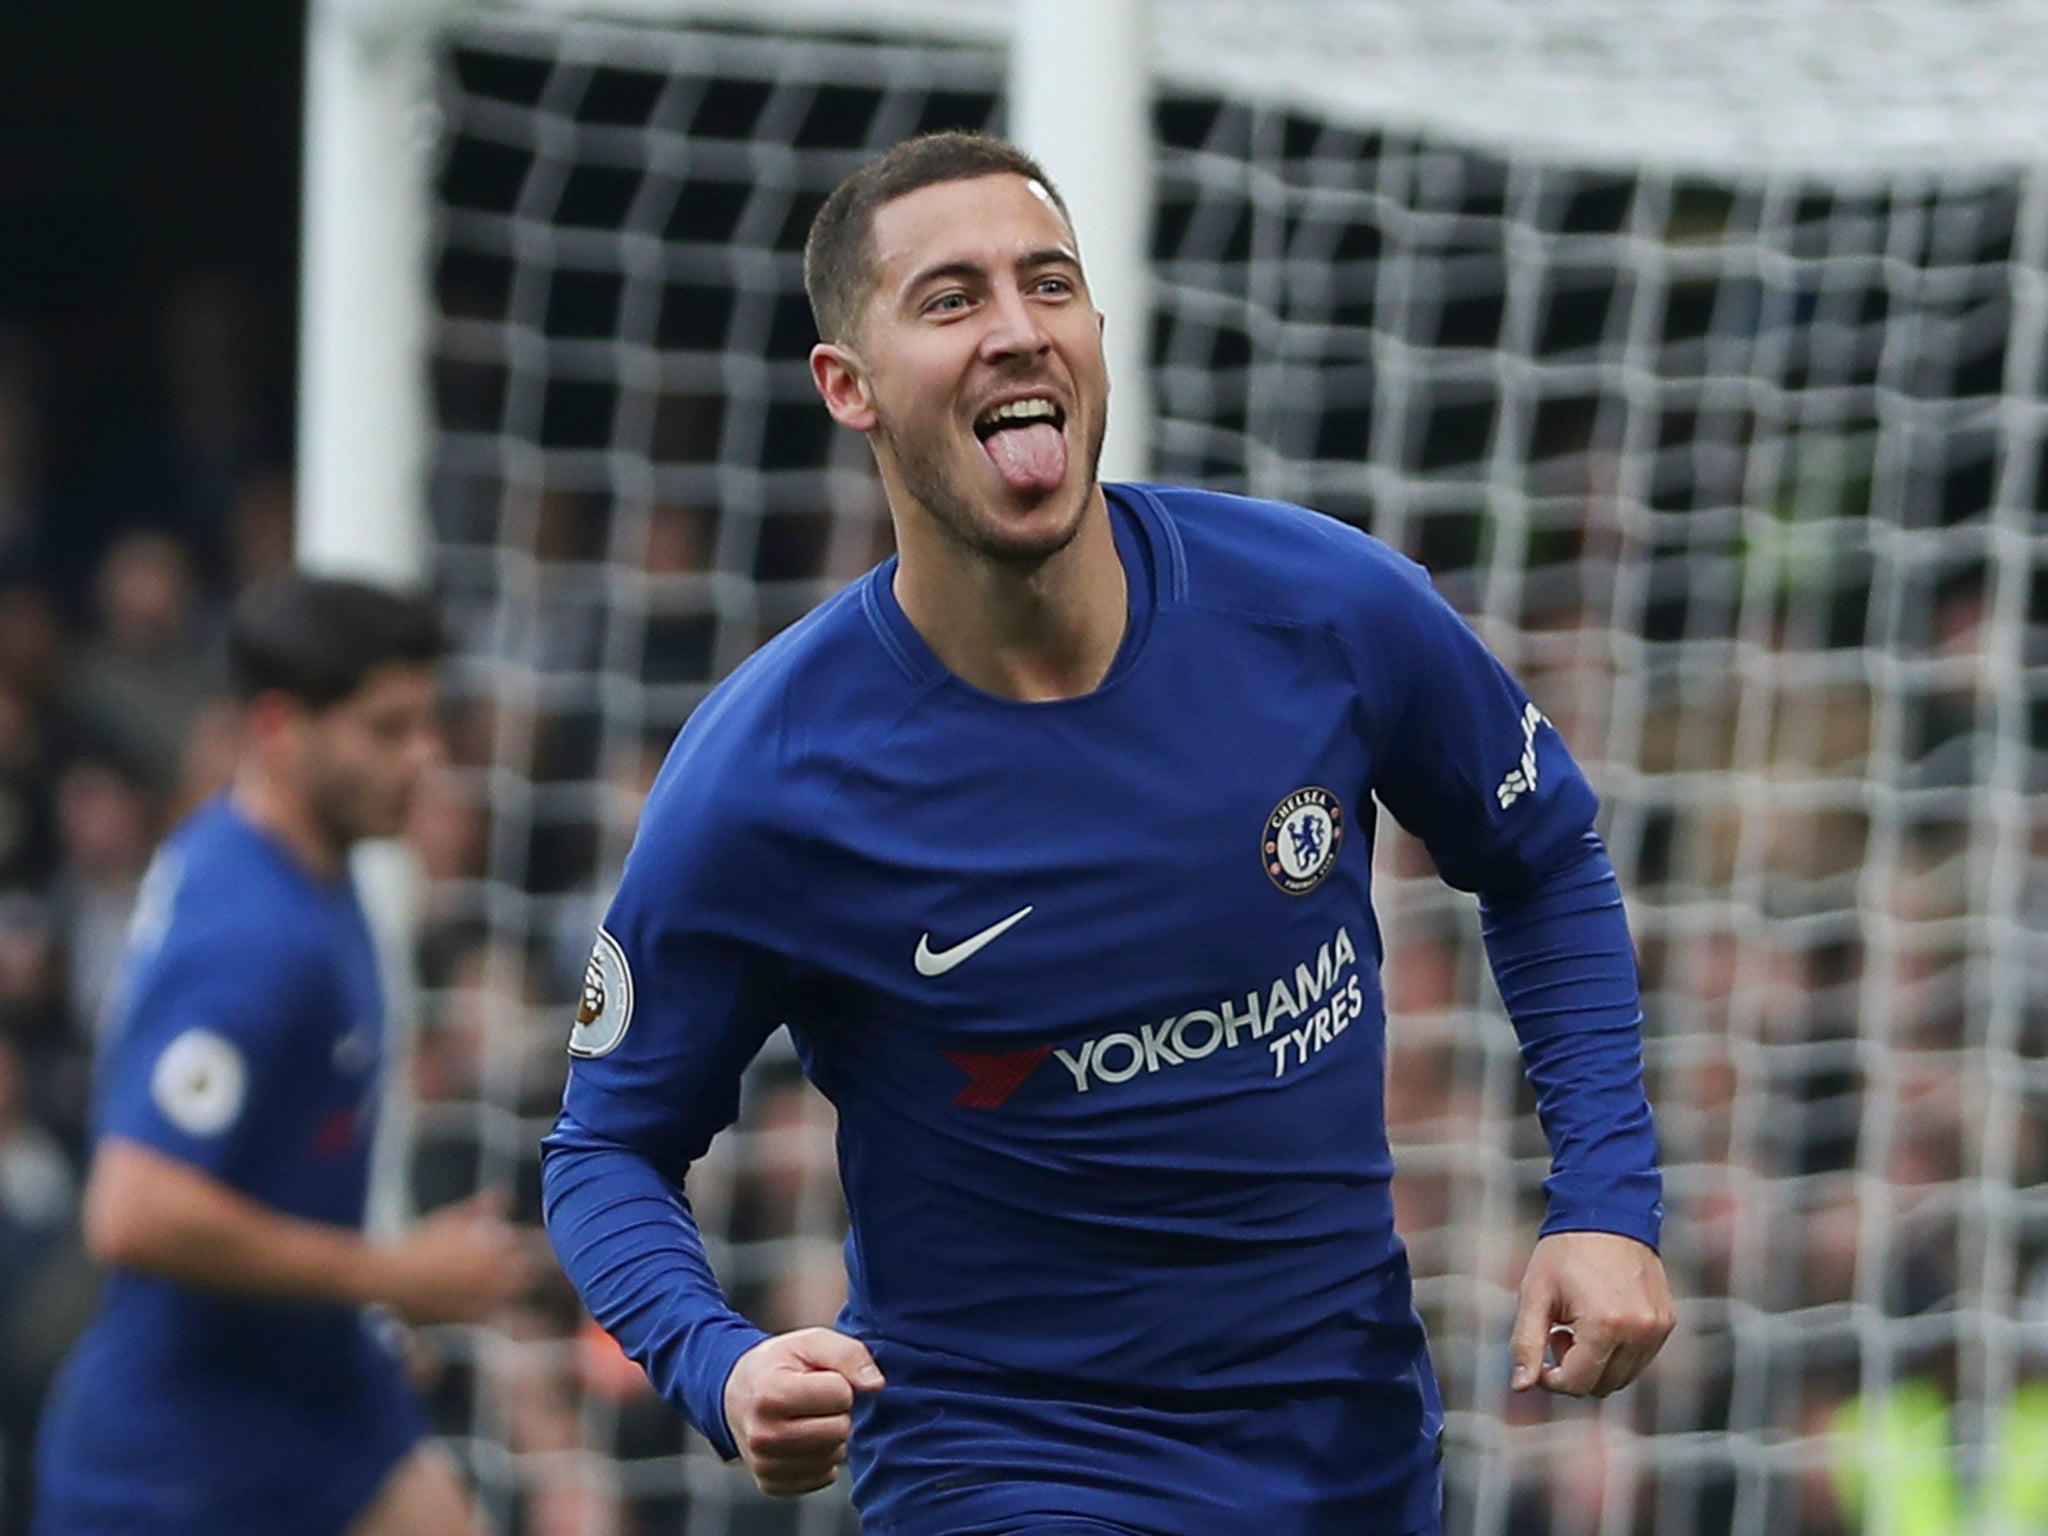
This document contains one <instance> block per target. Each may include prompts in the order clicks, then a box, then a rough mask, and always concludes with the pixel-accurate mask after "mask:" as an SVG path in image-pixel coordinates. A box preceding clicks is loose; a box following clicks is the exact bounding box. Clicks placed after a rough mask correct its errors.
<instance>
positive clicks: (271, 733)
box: [242, 688, 306, 755]
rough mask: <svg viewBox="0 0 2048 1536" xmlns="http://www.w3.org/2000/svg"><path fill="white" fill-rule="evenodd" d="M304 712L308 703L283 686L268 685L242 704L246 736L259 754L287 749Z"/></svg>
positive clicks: (247, 740)
mask: <svg viewBox="0 0 2048 1536" xmlns="http://www.w3.org/2000/svg"><path fill="white" fill-rule="evenodd" d="M305 716H306V710H305V706H304V705H302V704H300V703H299V701H298V700H297V699H295V698H293V697H292V696H291V695H290V694H288V693H286V692H285V691H284V690H283V689H281V688H272V689H266V690H265V691H264V692H262V693H259V694H257V695H256V696H255V697H254V698H253V699H251V700H250V701H249V702H248V704H247V705H246V706H244V708H243V711H242V733H243V740H245V741H246V742H248V744H249V745H250V746H251V747H253V748H254V749H255V750H256V751H257V752H258V753H259V754H264V755H274V754H276V753H277V752H279V751H280V750H288V749H289V744H290V742H291V740H292V737H293V736H294V734H295V733H296V729H297V727H298V725H299V724H300V722H301V721H303V720H304V719H305Z"/></svg>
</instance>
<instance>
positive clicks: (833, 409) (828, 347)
mask: <svg viewBox="0 0 2048 1536" xmlns="http://www.w3.org/2000/svg"><path fill="white" fill-rule="evenodd" d="M811 382H812V383H813V384H816V385H817V386H818V393H819V395H820V396H822V397H823V398H824V401H825V409H826V410H827V411H829V412H830V413H831V415H832V419H833V420H834V421H836V422H838V423H839V425H841V426H842V427H851V428H853V430H854V431H856V432H869V431H872V430H873V429H874V425H875V420H876V417H875V406H874V400H873V398H872V397H871V396H870V394H869V392H868V380H867V372H866V370H865V369H863V368H862V367H861V362H860V358H859V357H858V356H857V355H856V354H855V353H854V352H853V351H852V350H850V349H849V348H846V347H842V346H839V345H838V344H836V343H834V342H829V341H821V342H819V343H818V344H817V345H816V346H815V347H813V348H811Z"/></svg>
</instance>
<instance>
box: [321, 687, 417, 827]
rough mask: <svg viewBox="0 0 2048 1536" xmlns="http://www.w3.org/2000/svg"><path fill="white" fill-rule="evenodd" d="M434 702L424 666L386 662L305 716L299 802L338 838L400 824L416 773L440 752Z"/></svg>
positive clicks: (406, 811)
mask: <svg viewBox="0 0 2048 1536" xmlns="http://www.w3.org/2000/svg"><path fill="white" fill-rule="evenodd" d="M434 702H435V692H434V674H433V671H432V669H431V668H428V667H424V666H419V665H416V664H413V663H411V662H391V663H388V664H386V665H384V666H381V667H378V668H376V669H374V670H373V671H372V672H371V673H370V675H369V676H368V677H366V678H365V679H364V680H363V684H362V686H361V687H360V688H358V689H356V691H355V692H354V693H352V694H350V695H349V696H348V697H347V698H345V699H342V700H341V701H340V702H339V703H336V704H332V705H330V706H329V707H327V708H326V709H323V710H319V711H317V712H314V713H311V714H309V715H308V716H307V717H306V722H305V733H304V738H303V743H302V756H301V758H300V771H301V773H302V774H303V776H304V778H303V782H304V784H305V791H306V804H307V808H308V809H309V810H310V811H311V812H312V813H313V815H314V817H315V818H316V819H317V820H318V821H319V822H320V824H321V827H322V829H323V830H324V831H325V832H326V833H327V834H328V836H329V837H330V838H332V839H333V841H334V842H335V843H336V844H337V845H338V846H341V847H346V846H347V845H348V844H350V843H353V842H355V841H356V840H357V839H358V838H364V837H395V836H396V835H397V834H398V833H399V832H400V831H401V830H402V829H403V828H404V826H405V822H406V816H407V813H408V812H409V811H410V809H411V806H412V797H413V791H414V790H415V789H416V788H417V787H418V785H419V782H420V776H421V774H423V773H424V772H425V771H426V770H427V769H428V768H429V767H431V766H432V765H433V763H434V762H435V761H436V760H437V759H438V757H439V756H440V751H441V737H440V728H439V723H438V721H437V719H436V715H435V709H434Z"/></svg>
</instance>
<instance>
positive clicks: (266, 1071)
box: [38, 797, 423, 1532]
mask: <svg viewBox="0 0 2048 1536" xmlns="http://www.w3.org/2000/svg"><path fill="white" fill-rule="evenodd" d="M383 1020H384V1007H383V1000H382V992H381V987H380V982H379V977H378V970H377V961H376V955H375V952H374V949H373V945H372V942H371V938H370V933H369V929H368V927H367V925H366V924H365V922H364V918H363V913H362V909H361V907H360V905H359V904H358V902H357V899H356V894H355V891H354V888H353V886H352V884H351V883H350V882H349V880H348V879H347V878H345V877H344V878H341V879H337V880H333V881H322V880H320V879H318V878H316V877H315V876H314V875H313V874H312V873H311V872H309V871H307V870H306V869H304V868H303V867H301V866H300V865H299V864H298V863H296V862H295V861H294V859H293V858H292V857H291V856H290V855H289V854H288V853H287V852H286V851H285V850H284V849H283V848H282V847H281V846H279V845H278V844H276V843H274V842H273V841H271V840H270V839H269V838H268V837H266V836H265V835H264V834H262V833H261V832H259V831H258V830H257V829H256V828H255V827H253V826H252V825H250V824H249V823H248V822H247V821H246V820H245V819H244V818H243V817H242V815H241V814H240V813H239V812H238V811H237V810H236V809H235V808H234V806H233V805H232V803H231V802H230V801H229V800H227V799H226V798H225V797H223V798H221V799H218V800H215V801H213V802H212V803H210V804H208V805H207V806H205V807H204V808H202V809H201V810H200V811H199V812H197V813H196V814H195V815H194V816H193V817H192V818H191V819H190V820H189V821H187V822H186V823H185V824H184V825H183V826H182V827H180V828H179V829H178V830H177V831H176V832H175V833H173V834H172V836H171V837H170V838H169V839H168V840H167V841H166V842H165V844H164V846H163V847H162V848H161V849H160V850H159V851H158V854H157V857H156V859H155V861H154V863H153V864H152V865H151V868H150V871H149V874H148V876H147V877H146V879H145V880H144V882H143V887H142V891H141V894H140V896H139V898H138V902H137V911H136V916H135V920H134V930H133V934H132V937H131V940H130V948H129V953H128V957H127V961H126V967H125V971H124V974H123V976H122V979H121V981H120V983H119V990H118V992H117V995H116V998H115V1001H114V1004H113V1006H112V1010H111V1012H110V1015H109V1018H108V1021H107V1032H106V1035H105V1037H104V1040H103V1042H102V1045H101V1051H100V1058H99V1061H98V1063H97V1067H96V1077H95V1103H94V1136H95V1139H96V1140H98V1139H104V1138H106V1137H119V1138H123V1139H125V1140H128V1141H131V1142H135V1143H139V1144H141V1145H143V1146H146V1147H149V1148H151V1149H153V1150H155V1151H156V1152H159V1153H161V1154H163V1155H165V1156H168V1157H172V1158H175V1159H177V1160H178V1161H180V1162H182V1163H186V1164H189V1165H191V1166H192V1167H194V1168H196V1169H198V1170H200V1171H202V1172H204V1173H206V1174H208V1175H210V1176H211V1177H213V1178H215V1179H218V1180H220V1181H221V1182H223V1183H225V1184H227V1185H229V1186H230V1187H232V1188H233V1189H235V1190H236V1191H238V1192H240V1193H241V1194H243V1195H246V1196H248V1197H249V1198H251V1199H253V1200H256V1201H259V1202H261V1203H262V1204H264V1205H266V1206H269V1207H271V1208H272V1209H274V1210H277V1211H281V1212H283V1213H285V1214H288V1215H291V1216H297V1217H303V1218H305V1219H307V1220H312V1221H320V1222H328V1223H333V1224H337V1225H342V1226H349V1227H360V1226H361V1224H362V1220H363V1214H364V1201H365V1198H366V1194H367V1188H368V1177H369V1154H370V1144H371V1141H372V1139H373V1136H374V1132H375V1128H376V1117H377V1104H378V1096H379V1092H380V1086H381V1069H382V1065H383V1056H384V1023H383ZM422 1429H423V1419H422V1415H421V1412H420V1410H419V1408H418V1406H417V1404H416V1403H415V1401H414V1400H413V1398H412V1396H411V1394H410V1392H409V1389H407V1387H406V1386H405V1384H404V1382H403V1379H402V1375H401V1373H400V1371H399V1369H398V1366H397V1361H396V1357H395V1355H394V1354H393V1352H392V1350H391V1349H390V1348H389V1347H388V1346H387V1344H386V1343H385V1342H384V1341H383V1340H382V1339H381V1338H380V1337H378V1336H376V1335H375V1334H374V1333H373V1332H372V1327H371V1322H370V1320H369V1319H367V1318H366V1317H365V1316H364V1315H363V1314H362V1313H360V1312H359V1311H357V1310H356V1309H353V1308H346V1307H336V1306H324V1305H317V1304H311V1303H302V1302H285V1301H268V1300H262V1299H254V1298H250V1297H246V1296H233V1295H224V1294H215V1293H209V1292H205V1291H200V1290H195V1289H192V1288H189V1287H186V1286H183V1285H179V1284H176V1283H174V1282H172V1281H169V1280H165V1279H160V1278H158V1277H156V1276H153V1275H149V1274H144V1273H140V1272H136V1271H127V1270H117V1271H115V1272H113V1273H111V1274H110V1275H108V1276H107V1279H106V1285H105V1289H104V1292H103V1295H102V1300H101V1304H100V1309H99V1313H98V1316H97V1317H96V1318H95V1319H94V1321H93V1323H92V1324H91V1326H90V1327H89V1329H88V1330H87V1332H86V1334H85V1336H84V1337H83V1338H82V1339H81V1340H80V1342H79V1344H78V1346H77V1347H76V1348H75V1349H74V1351H73V1352H72V1355H71V1358H70V1359H69V1361H68V1362H67V1363H66V1366H65V1369H64V1372H63V1374H62V1376H61V1377H60V1379H59V1384H58V1386H57V1388H56V1390H55V1392H54V1394H53V1397H52V1400H51V1404H50V1408H49V1410H48V1412H47V1413H46V1415H45V1422H44V1428H43V1435H42V1444H41V1448H40V1458H41V1469H40V1479H39V1486H40V1501H39V1522H38V1528H39V1529H46V1530H48V1531H51V1532H59V1531H62V1532H72V1531H99V1530H116V1529H118V1530H120V1531H124V1532H125V1531H131V1530H133V1531H144V1532H156V1531H163V1532H171V1531H187V1530H190V1531H195V1532H196V1531H199V1530H211V1531H219V1530H222V1529H232V1530H236V1531H264V1530H268V1529H271V1528H272V1527H273V1526H274V1525H276V1527H277V1528H278V1529H280V1530H292V1531H320V1530H333V1531H337V1532H338V1531H340V1530H342V1529H344V1528H345V1527H346V1525H347V1524H348V1523H349V1521H350V1520H352V1519H353V1518H354V1516H355V1515H356V1514H358V1513H360V1512H361V1509H362V1506H363V1504H364V1503H365V1501H366V1500H367V1498H368V1497H369V1496H370V1494H372V1493H373V1492H374V1491H375V1489H376V1487H377V1486H378V1485H379V1484H380V1483H381V1481H382V1479H383V1477H384V1475H385V1474H387V1473H388V1472H389V1470H390V1469H391V1467H392V1466H393V1465H394V1464H395V1463H396V1462H397V1460H398V1459H399V1458H400V1457H401V1456H402V1455H403V1454H404V1453H405V1451H406V1450H407V1449H408V1448H409V1447H410V1446H411V1445H412V1443H413V1442H414V1441H416V1440H417V1439H418V1437H419V1435H420V1433H421V1432H422ZM209 1520H210V1521H213V1522H214V1523H213V1524H211V1525H208V1524H207V1522H208V1521H209ZM223 1522H224V1523H223ZM278 1522H283V1523H282V1524H281V1525H278V1524H277V1523H278Z"/></svg>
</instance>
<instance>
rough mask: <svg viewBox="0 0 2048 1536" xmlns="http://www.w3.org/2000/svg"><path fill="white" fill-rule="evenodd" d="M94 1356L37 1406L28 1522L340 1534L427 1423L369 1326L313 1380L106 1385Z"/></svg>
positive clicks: (181, 1532) (243, 1535) (74, 1530)
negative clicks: (352, 1348)
mask: <svg viewBox="0 0 2048 1536" xmlns="http://www.w3.org/2000/svg"><path fill="white" fill-rule="evenodd" d="M89 1366H90V1362H87V1361H82V1360H81V1359H80V1358H79V1357H78V1356H74V1357H73V1360H72V1362H71V1366H70V1367H69V1368H67V1369H66V1371H65V1373H64V1374H63V1375H62V1376H61V1377H60V1378H59V1380H58V1383H57V1385H56V1387H55V1389H54V1390H53V1391H52V1392H51V1394H50V1401H49V1406H48V1408H47V1409H46V1411H45V1412H44V1415H43V1425H42V1432H41V1435H40V1438H39V1442H38V1445H37V1466H36V1483H37V1499H36V1514H35V1520H34V1523H33V1526H32V1530H33V1532H34V1536H225V1533H228V1532H233V1533H234V1536H343V1533H344V1532H346V1531H347V1529H348V1528H349V1526H350V1525H352V1524H353V1523H354V1522H355V1520H356V1518H357V1517H358V1516H359V1515H361V1514H362V1513H363V1511H364V1510H365V1509H367V1508H368V1507H369V1505H370V1503H371V1501H372V1500H374V1499H375V1498H376V1497H377V1494H378V1492H379V1491H380V1490H381V1489H382V1488H383V1486H384V1484H385V1481H386V1480H387V1479H388V1478H389V1477H390V1476H391V1474H392V1473H393V1472H394V1471H395V1470H396V1469H397V1467H398V1465H399V1463H401V1462H402V1461H404V1460H405V1458H406V1457H407V1456H408V1455H410V1454H411V1452H412V1450H413V1448H414V1447H415V1446H417V1445H418V1444H419V1443H420V1441H421V1439H422V1438H423V1437H424V1436H425V1434H426V1431H427V1422H426V1414H425V1411H424V1410H423V1409H422V1408H421V1406H420V1403H419V1399H418V1398H417V1397H416V1396H415V1395H414V1393H413V1391H412V1389H411V1388H410V1387H409V1386H408V1385H407V1384H406V1382H405V1379H404V1376H403V1373H402V1371H401V1370H400V1368H399V1366H398V1363H397V1361H396V1360H395V1359H394V1358H392V1357H390V1356H389V1355H388V1354H386V1353H385V1352H384V1351H383V1349H382V1348H381V1347H380V1346H377V1345H373V1344H371V1343H369V1342H368V1341H367V1340H366V1341H365V1345H364V1348H363V1350H362V1353H361V1355H360V1357H359V1358H358V1359H357V1360H356V1361H354V1362H352V1363H351V1366H350V1368H349V1369H348V1370H347V1371H345V1372H343V1373H340V1375H339V1376H336V1375H334V1374H329V1375H328V1376H327V1378H326V1380H325V1382H324V1383H323V1389H322V1390H321V1391H319V1392H300V1391H290V1390H279V1389H277V1388H276V1387H274V1386H266V1385H263V1384H256V1383H252V1382H250V1381H248V1380H246V1379H236V1378H226V1379H221V1378H212V1377H208V1378H201V1379H195V1380H191V1381H185V1382H180V1383H178V1384H177V1385H176V1386H175V1387H173V1388H169V1389H166V1388H164V1387H162V1386H158V1387H157V1388H156V1389H154V1390H151V1391H147V1392H145V1391H142V1390H139V1389H137V1388H134V1387H132V1386H131V1387H128V1388H125V1389H118V1390H110V1388H109V1382H110V1381H112V1380H114V1379H115V1378H113V1377H112V1376H111V1375H110V1373H109V1372H107V1371H105V1370H96V1369H91V1368H89ZM81 1367H83V1368H81Z"/></svg>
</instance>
